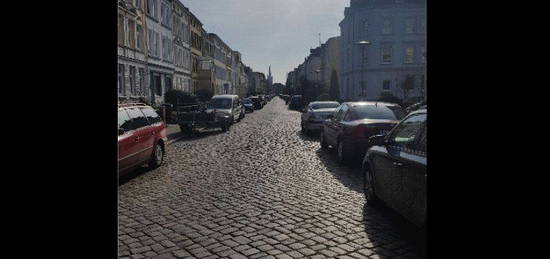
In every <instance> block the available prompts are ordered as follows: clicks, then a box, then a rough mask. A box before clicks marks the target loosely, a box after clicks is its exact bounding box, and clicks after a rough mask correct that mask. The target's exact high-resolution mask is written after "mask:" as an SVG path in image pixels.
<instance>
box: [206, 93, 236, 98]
mask: <svg viewBox="0 0 550 259" xmlns="http://www.w3.org/2000/svg"><path fill="white" fill-rule="evenodd" d="M235 96H237V95H234V94H219V95H214V96H212V99H215V98H233V97H235Z"/></svg>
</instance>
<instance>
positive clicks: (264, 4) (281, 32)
mask: <svg viewBox="0 0 550 259" xmlns="http://www.w3.org/2000/svg"><path fill="white" fill-rule="evenodd" d="M180 1H181V2H182V3H183V5H185V6H186V7H187V8H189V10H190V11H191V12H192V13H193V14H194V15H195V16H196V17H198V18H199V20H200V21H201V22H202V23H203V28H204V29H205V30H206V31H207V32H209V33H215V34H217V35H218V36H220V38H221V39H222V40H223V41H224V42H225V43H226V44H227V45H229V47H230V48H231V49H233V50H236V51H239V52H240V53H241V55H242V60H243V63H244V64H245V65H248V66H249V67H250V68H252V70H253V71H257V72H263V73H265V74H266V76H267V74H268V69H269V65H271V73H272V74H273V82H274V83H282V84H284V83H285V82H286V75H287V73H288V72H289V71H291V70H293V69H294V68H295V67H297V66H298V65H299V64H301V63H302V62H303V61H304V59H305V58H306V57H307V56H308V55H309V50H310V49H311V48H315V47H318V46H319V33H321V42H323V43H324V42H326V40H327V39H328V38H331V37H334V36H338V35H340V27H339V26H338V24H339V23H340V22H341V21H342V20H343V19H344V8H345V7H346V6H349V0H180Z"/></svg>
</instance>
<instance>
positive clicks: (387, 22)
mask: <svg viewBox="0 0 550 259" xmlns="http://www.w3.org/2000/svg"><path fill="white" fill-rule="evenodd" d="M392 32H393V26H392V20H391V18H385V19H384V21H383V22H382V34H391V33H392Z"/></svg>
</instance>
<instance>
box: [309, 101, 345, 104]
mask: <svg viewBox="0 0 550 259" xmlns="http://www.w3.org/2000/svg"><path fill="white" fill-rule="evenodd" d="M315 103H339V102H337V101H315V102H310V103H309V104H315Z"/></svg>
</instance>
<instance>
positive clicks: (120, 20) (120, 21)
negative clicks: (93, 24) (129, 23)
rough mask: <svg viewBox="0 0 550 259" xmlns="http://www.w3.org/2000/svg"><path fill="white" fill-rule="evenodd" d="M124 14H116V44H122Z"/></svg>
mask: <svg viewBox="0 0 550 259" xmlns="http://www.w3.org/2000/svg"><path fill="white" fill-rule="evenodd" d="M124 35H125V33H124V16H123V15H122V14H119V15H118V45H120V46H124Z"/></svg>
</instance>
